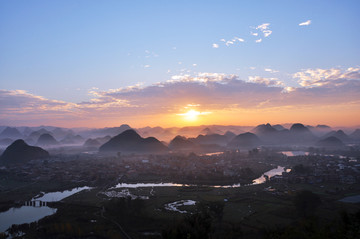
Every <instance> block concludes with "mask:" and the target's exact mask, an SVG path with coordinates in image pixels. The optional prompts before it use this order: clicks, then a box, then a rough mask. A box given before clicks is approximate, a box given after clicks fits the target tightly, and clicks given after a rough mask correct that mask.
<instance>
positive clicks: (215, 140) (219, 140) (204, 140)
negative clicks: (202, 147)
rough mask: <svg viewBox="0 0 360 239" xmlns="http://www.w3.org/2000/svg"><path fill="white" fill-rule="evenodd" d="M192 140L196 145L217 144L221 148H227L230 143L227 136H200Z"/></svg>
mask: <svg viewBox="0 0 360 239" xmlns="http://www.w3.org/2000/svg"><path fill="white" fill-rule="evenodd" d="M190 140H191V141H192V142H194V143H196V144H217V145H220V146H226V145H227V144H228V143H229V142H230V140H229V139H228V137H227V136H225V135H220V134H208V135H199V136H197V137H196V138H192V139H190Z"/></svg>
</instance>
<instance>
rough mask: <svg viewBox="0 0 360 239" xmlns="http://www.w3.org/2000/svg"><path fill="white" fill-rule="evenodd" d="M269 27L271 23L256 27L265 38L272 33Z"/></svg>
mask: <svg viewBox="0 0 360 239" xmlns="http://www.w3.org/2000/svg"><path fill="white" fill-rule="evenodd" d="M269 26H270V23H263V24H261V25H258V26H257V27H256V30H260V31H261V32H262V33H263V34H264V37H268V36H270V35H271V33H272V31H271V30H270V29H269Z"/></svg>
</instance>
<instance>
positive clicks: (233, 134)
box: [224, 131, 236, 142]
mask: <svg viewBox="0 0 360 239" xmlns="http://www.w3.org/2000/svg"><path fill="white" fill-rule="evenodd" d="M224 136H225V137H226V138H227V139H228V142H230V141H231V140H232V139H233V138H235V137H236V134H235V133H233V132H231V131H226V132H225V134H224Z"/></svg>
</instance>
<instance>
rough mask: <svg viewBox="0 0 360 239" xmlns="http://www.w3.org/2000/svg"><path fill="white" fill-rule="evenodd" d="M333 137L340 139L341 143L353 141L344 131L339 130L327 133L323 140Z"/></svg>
mask: <svg viewBox="0 0 360 239" xmlns="http://www.w3.org/2000/svg"><path fill="white" fill-rule="evenodd" d="M331 136H334V137H336V138H338V139H340V140H341V141H343V142H350V141H352V140H351V138H350V137H349V136H348V135H347V134H345V133H344V131H342V130H338V131H335V130H334V131H331V132H329V133H327V134H326V135H325V136H324V137H322V138H323V139H326V138H329V137H331Z"/></svg>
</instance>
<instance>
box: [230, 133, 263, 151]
mask: <svg viewBox="0 0 360 239" xmlns="http://www.w3.org/2000/svg"><path fill="white" fill-rule="evenodd" d="M261 143H262V142H261V140H260V139H259V137H257V136H256V135H255V134H253V133H250V132H247V133H243V134H239V135H238V136H236V137H235V138H234V139H233V140H231V142H230V143H229V144H228V146H229V147H231V148H240V149H241V148H245V149H249V148H255V147H257V146H259V145H261Z"/></svg>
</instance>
